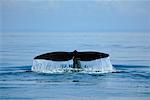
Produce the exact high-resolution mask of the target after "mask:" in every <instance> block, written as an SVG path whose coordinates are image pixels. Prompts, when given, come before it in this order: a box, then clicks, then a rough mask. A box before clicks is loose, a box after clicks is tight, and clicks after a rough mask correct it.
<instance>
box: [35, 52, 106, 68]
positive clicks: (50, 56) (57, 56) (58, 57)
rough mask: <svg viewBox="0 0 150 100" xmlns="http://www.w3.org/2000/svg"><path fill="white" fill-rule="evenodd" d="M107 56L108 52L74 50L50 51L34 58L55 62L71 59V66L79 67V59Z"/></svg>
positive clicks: (86, 59)
mask: <svg viewBox="0 0 150 100" xmlns="http://www.w3.org/2000/svg"><path fill="white" fill-rule="evenodd" d="M107 57H109V54H106V53H102V52H95V51H85V52H78V51H76V50H74V51H73V52H64V51H60V52H50V53H45V54H41V55H38V56H36V57H35V58H34V59H35V60H36V59H38V60H40V59H41V60H50V61H56V62H59V61H60V62H62V61H69V60H73V67H72V68H81V63H80V62H81V61H93V60H96V59H102V58H107Z"/></svg>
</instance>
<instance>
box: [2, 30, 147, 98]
mask: <svg viewBox="0 0 150 100" xmlns="http://www.w3.org/2000/svg"><path fill="white" fill-rule="evenodd" d="M73 50H78V51H98V52H104V53H108V54H109V55H110V61H111V63H112V66H113V69H115V70H114V71H111V72H104V73H89V72H84V73H80V72H62V73H45V72H34V71H32V70H31V69H32V63H33V58H34V57H35V56H37V55H39V54H43V53H47V52H52V51H70V52H71V51H73ZM103 99H105V100H150V33H146V32H145V33H144V32H143V33H89V32H83V33H71V32H67V33H62V32H60V33H19V32H18V33H0V100H103Z"/></svg>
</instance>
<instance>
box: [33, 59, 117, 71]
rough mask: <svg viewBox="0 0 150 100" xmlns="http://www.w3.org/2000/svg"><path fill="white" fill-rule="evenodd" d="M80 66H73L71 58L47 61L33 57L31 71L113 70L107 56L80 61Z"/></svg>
mask: <svg viewBox="0 0 150 100" xmlns="http://www.w3.org/2000/svg"><path fill="white" fill-rule="evenodd" d="M80 63H81V68H80V69H74V68H73V60H69V61H60V62H58V61H49V60H43V59H34V60H33V64H32V68H31V69H32V71H34V72H41V73H64V72H72V71H79V72H80V73H98V72H99V73H108V72H115V68H113V66H112V64H111V62H110V59H109V57H107V58H102V59H97V60H93V61H88V62H87V61H80Z"/></svg>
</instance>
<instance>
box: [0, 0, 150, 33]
mask: <svg viewBox="0 0 150 100" xmlns="http://www.w3.org/2000/svg"><path fill="white" fill-rule="evenodd" d="M0 7H1V8H0V9H1V10H0V18H1V20H0V21H1V22H0V27H1V29H0V30H1V31H2V32H150V0H70V1H69V0H60V1H59V0H1V1H0Z"/></svg>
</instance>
